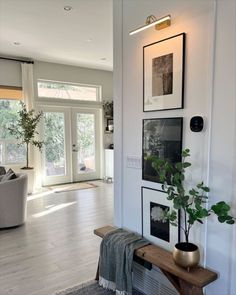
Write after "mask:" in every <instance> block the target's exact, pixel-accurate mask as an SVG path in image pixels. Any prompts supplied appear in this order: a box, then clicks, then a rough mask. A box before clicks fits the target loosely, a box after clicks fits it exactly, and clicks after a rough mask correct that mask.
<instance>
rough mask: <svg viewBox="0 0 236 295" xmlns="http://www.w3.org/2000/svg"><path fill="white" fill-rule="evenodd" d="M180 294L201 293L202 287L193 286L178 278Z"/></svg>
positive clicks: (197, 294) (191, 294)
mask: <svg viewBox="0 0 236 295" xmlns="http://www.w3.org/2000/svg"><path fill="white" fill-rule="evenodd" d="M179 284H180V294H181V295H203V291H202V288H199V287H196V286H193V285H191V284H189V283H187V282H185V281H183V280H179Z"/></svg>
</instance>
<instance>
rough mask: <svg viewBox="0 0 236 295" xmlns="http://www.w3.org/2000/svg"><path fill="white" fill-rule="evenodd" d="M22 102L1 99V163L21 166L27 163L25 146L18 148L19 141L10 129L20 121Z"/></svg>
mask: <svg viewBox="0 0 236 295" xmlns="http://www.w3.org/2000/svg"><path fill="white" fill-rule="evenodd" d="M19 110H20V102H19V101H17V100H12V99H11V100H8V99H0V141H1V142H0V163H1V164H3V165H4V164H19V163H23V162H25V158H26V149H25V146H18V145H17V140H16V139H15V137H14V136H13V135H11V134H10V132H9V131H8V128H9V127H10V126H12V125H13V126H14V123H15V122H16V120H18V118H19V115H18V111H19Z"/></svg>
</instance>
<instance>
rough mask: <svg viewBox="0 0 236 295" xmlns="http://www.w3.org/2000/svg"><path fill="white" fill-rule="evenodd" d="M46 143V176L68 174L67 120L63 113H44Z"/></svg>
mask: <svg viewBox="0 0 236 295" xmlns="http://www.w3.org/2000/svg"><path fill="white" fill-rule="evenodd" d="M44 130H45V132H44V142H45V169H46V171H45V172H46V176H59V175H65V173H66V161H65V118H64V114H63V113H55V112H45V113H44Z"/></svg>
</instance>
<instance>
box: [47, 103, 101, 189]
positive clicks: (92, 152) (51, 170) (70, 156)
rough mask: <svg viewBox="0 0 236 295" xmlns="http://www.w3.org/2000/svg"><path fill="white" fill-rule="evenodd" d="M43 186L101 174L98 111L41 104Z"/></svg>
mask: <svg viewBox="0 0 236 295" xmlns="http://www.w3.org/2000/svg"><path fill="white" fill-rule="evenodd" d="M42 111H43V114H44V116H43V135H44V142H45V145H44V150H43V153H42V158H43V161H42V166H43V185H54V184H62V183H69V182H78V181H87V180H93V179H99V178H100V177H101V114H100V112H101V110H100V109H95V108H82V107H79V108H78V107H48V106H47V107H43V108H42Z"/></svg>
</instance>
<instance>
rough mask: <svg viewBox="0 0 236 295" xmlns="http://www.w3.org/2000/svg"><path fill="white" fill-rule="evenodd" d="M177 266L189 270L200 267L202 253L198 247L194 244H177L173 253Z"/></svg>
mask: <svg viewBox="0 0 236 295" xmlns="http://www.w3.org/2000/svg"><path fill="white" fill-rule="evenodd" d="M173 259H174V262H175V264H177V265H179V266H181V267H184V268H187V269H188V271H189V269H190V268H191V267H195V266H197V265H198V263H199V261H200V252H199V249H198V246H196V245H195V244H192V243H177V244H176V245H175V248H174V251H173Z"/></svg>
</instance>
